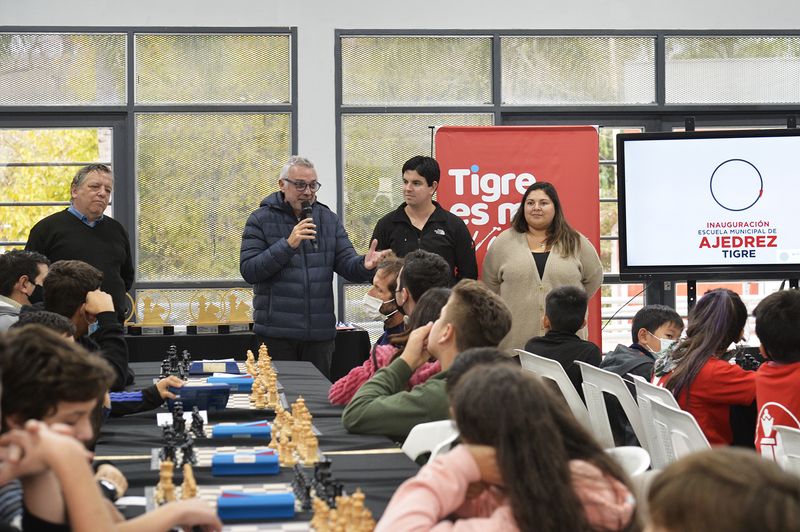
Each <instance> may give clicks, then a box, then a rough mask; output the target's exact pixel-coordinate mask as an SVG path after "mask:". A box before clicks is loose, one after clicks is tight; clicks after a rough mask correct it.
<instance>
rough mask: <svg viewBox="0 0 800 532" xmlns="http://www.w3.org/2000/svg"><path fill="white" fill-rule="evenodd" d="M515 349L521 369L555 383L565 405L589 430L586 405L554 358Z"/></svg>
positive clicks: (590, 427) (590, 426)
mask: <svg viewBox="0 0 800 532" xmlns="http://www.w3.org/2000/svg"><path fill="white" fill-rule="evenodd" d="M516 351H517V353H519V361H520V364H522V368H523V369H525V370H527V371H530V372H532V373H535V374H537V375H539V376H540V377H542V378H544V379H549V380H551V381H553V382H555V383H556V385H557V386H558V389H559V390H560V391H561V395H563V396H564V399H566V401H567V405H568V406H569V408H570V410H572V415H574V416H575V419H577V420H578V422H579V423H580V424H581V425H583V426H584V427H585V428H586V429H587V430H589V431H590V432H591V431H592V423H591V421H590V420H589V411H588V410H586V405H584V404H583V401H582V400H581V396H580V395H578V391H577V390H576V389H575V386H573V385H572V381H570V380H569V377H567V372H566V371H564V368H563V367H562V366H561V364H559V363H558V362H556V361H555V360H551V359H549V358H544V357H540V356H539V355H534V354H533V353H528V352H527V351H524V350H522V349H516Z"/></svg>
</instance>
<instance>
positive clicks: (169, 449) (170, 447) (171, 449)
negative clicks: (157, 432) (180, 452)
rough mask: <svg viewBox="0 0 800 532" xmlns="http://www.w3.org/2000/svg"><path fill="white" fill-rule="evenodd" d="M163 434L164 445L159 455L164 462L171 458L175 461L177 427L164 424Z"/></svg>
mask: <svg viewBox="0 0 800 532" xmlns="http://www.w3.org/2000/svg"><path fill="white" fill-rule="evenodd" d="M161 434H162V437H163V439H164V446H163V447H162V448H161V451H160V452H159V455H158V456H159V458H160V459H161V461H162V462H163V461H166V460H170V461H172V462H173V463H174V462H175V458H176V456H175V453H176V448H175V443H176V437H175V429H174V428H173V427H172V425H163V426H162V427H161Z"/></svg>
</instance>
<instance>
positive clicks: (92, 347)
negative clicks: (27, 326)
mask: <svg viewBox="0 0 800 532" xmlns="http://www.w3.org/2000/svg"><path fill="white" fill-rule="evenodd" d="M102 282H103V274H102V272H100V270H98V269H97V268H95V267H94V266H90V265H89V264H86V263H85V262H82V261H79V260H62V261H58V262H56V263H54V264H53V265H52V266H51V268H50V273H49V274H48V275H47V277H46V278H45V280H44V308H45V310H49V311H50V312H55V313H56V314H61V315H62V316H64V317H66V318H69V319H70V321H72V323H73V324H75V331H76V332H75V340H76V341H77V342H78V343H79V344H81V345H82V346H83V347H85V348H86V349H87V350H89V351H90V352H92V353H99V354H100V355H101V356H102V357H103V358H104V359H105V360H106V361H107V362H108V363H109V364H110V365H111V368H112V369H113V370H114V381H113V383H112V384H111V391H115V392H116V391H120V390H122V389H124V388H125V386H127V385H128V384H131V383H132V382H133V372H132V371H131V369H130V368H129V367H128V345H127V344H126V343H125V333H124V329H123V328H122V324H120V322H119V320H117V315H116V313H115V311H114V301H113V299H112V298H111V296H110V295H109V294H107V293H106V292H103V291H101V290H100V284H101V283H102Z"/></svg>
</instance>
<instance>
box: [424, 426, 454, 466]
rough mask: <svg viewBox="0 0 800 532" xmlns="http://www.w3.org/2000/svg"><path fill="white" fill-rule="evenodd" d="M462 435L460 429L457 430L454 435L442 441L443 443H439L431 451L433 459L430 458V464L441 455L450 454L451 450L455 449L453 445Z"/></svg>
mask: <svg viewBox="0 0 800 532" xmlns="http://www.w3.org/2000/svg"><path fill="white" fill-rule="evenodd" d="M460 435H461V434H459V432H458V429H455V430H454V432H453V434H452V435H450V436H448V437H447V438H445V439H444V441H442V442H441V443H439V445H437V446H436V447H434V448H433V450H432V451H431V457H430V458H428V461H429V462H430V461H431V460H433V459H434V458H436V457H437V456H439V455H440V454H445V453H448V452H450V449H452V448H453V444H454V443H455V441H456V440H457V439H458V437H459V436H460Z"/></svg>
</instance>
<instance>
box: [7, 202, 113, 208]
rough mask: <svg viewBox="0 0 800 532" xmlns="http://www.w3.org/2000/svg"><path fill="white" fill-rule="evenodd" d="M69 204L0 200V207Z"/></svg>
mask: <svg viewBox="0 0 800 532" xmlns="http://www.w3.org/2000/svg"><path fill="white" fill-rule="evenodd" d="M69 204H70V202H68V201H0V207H60V206H66V205H69ZM109 205H111V203H109Z"/></svg>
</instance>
